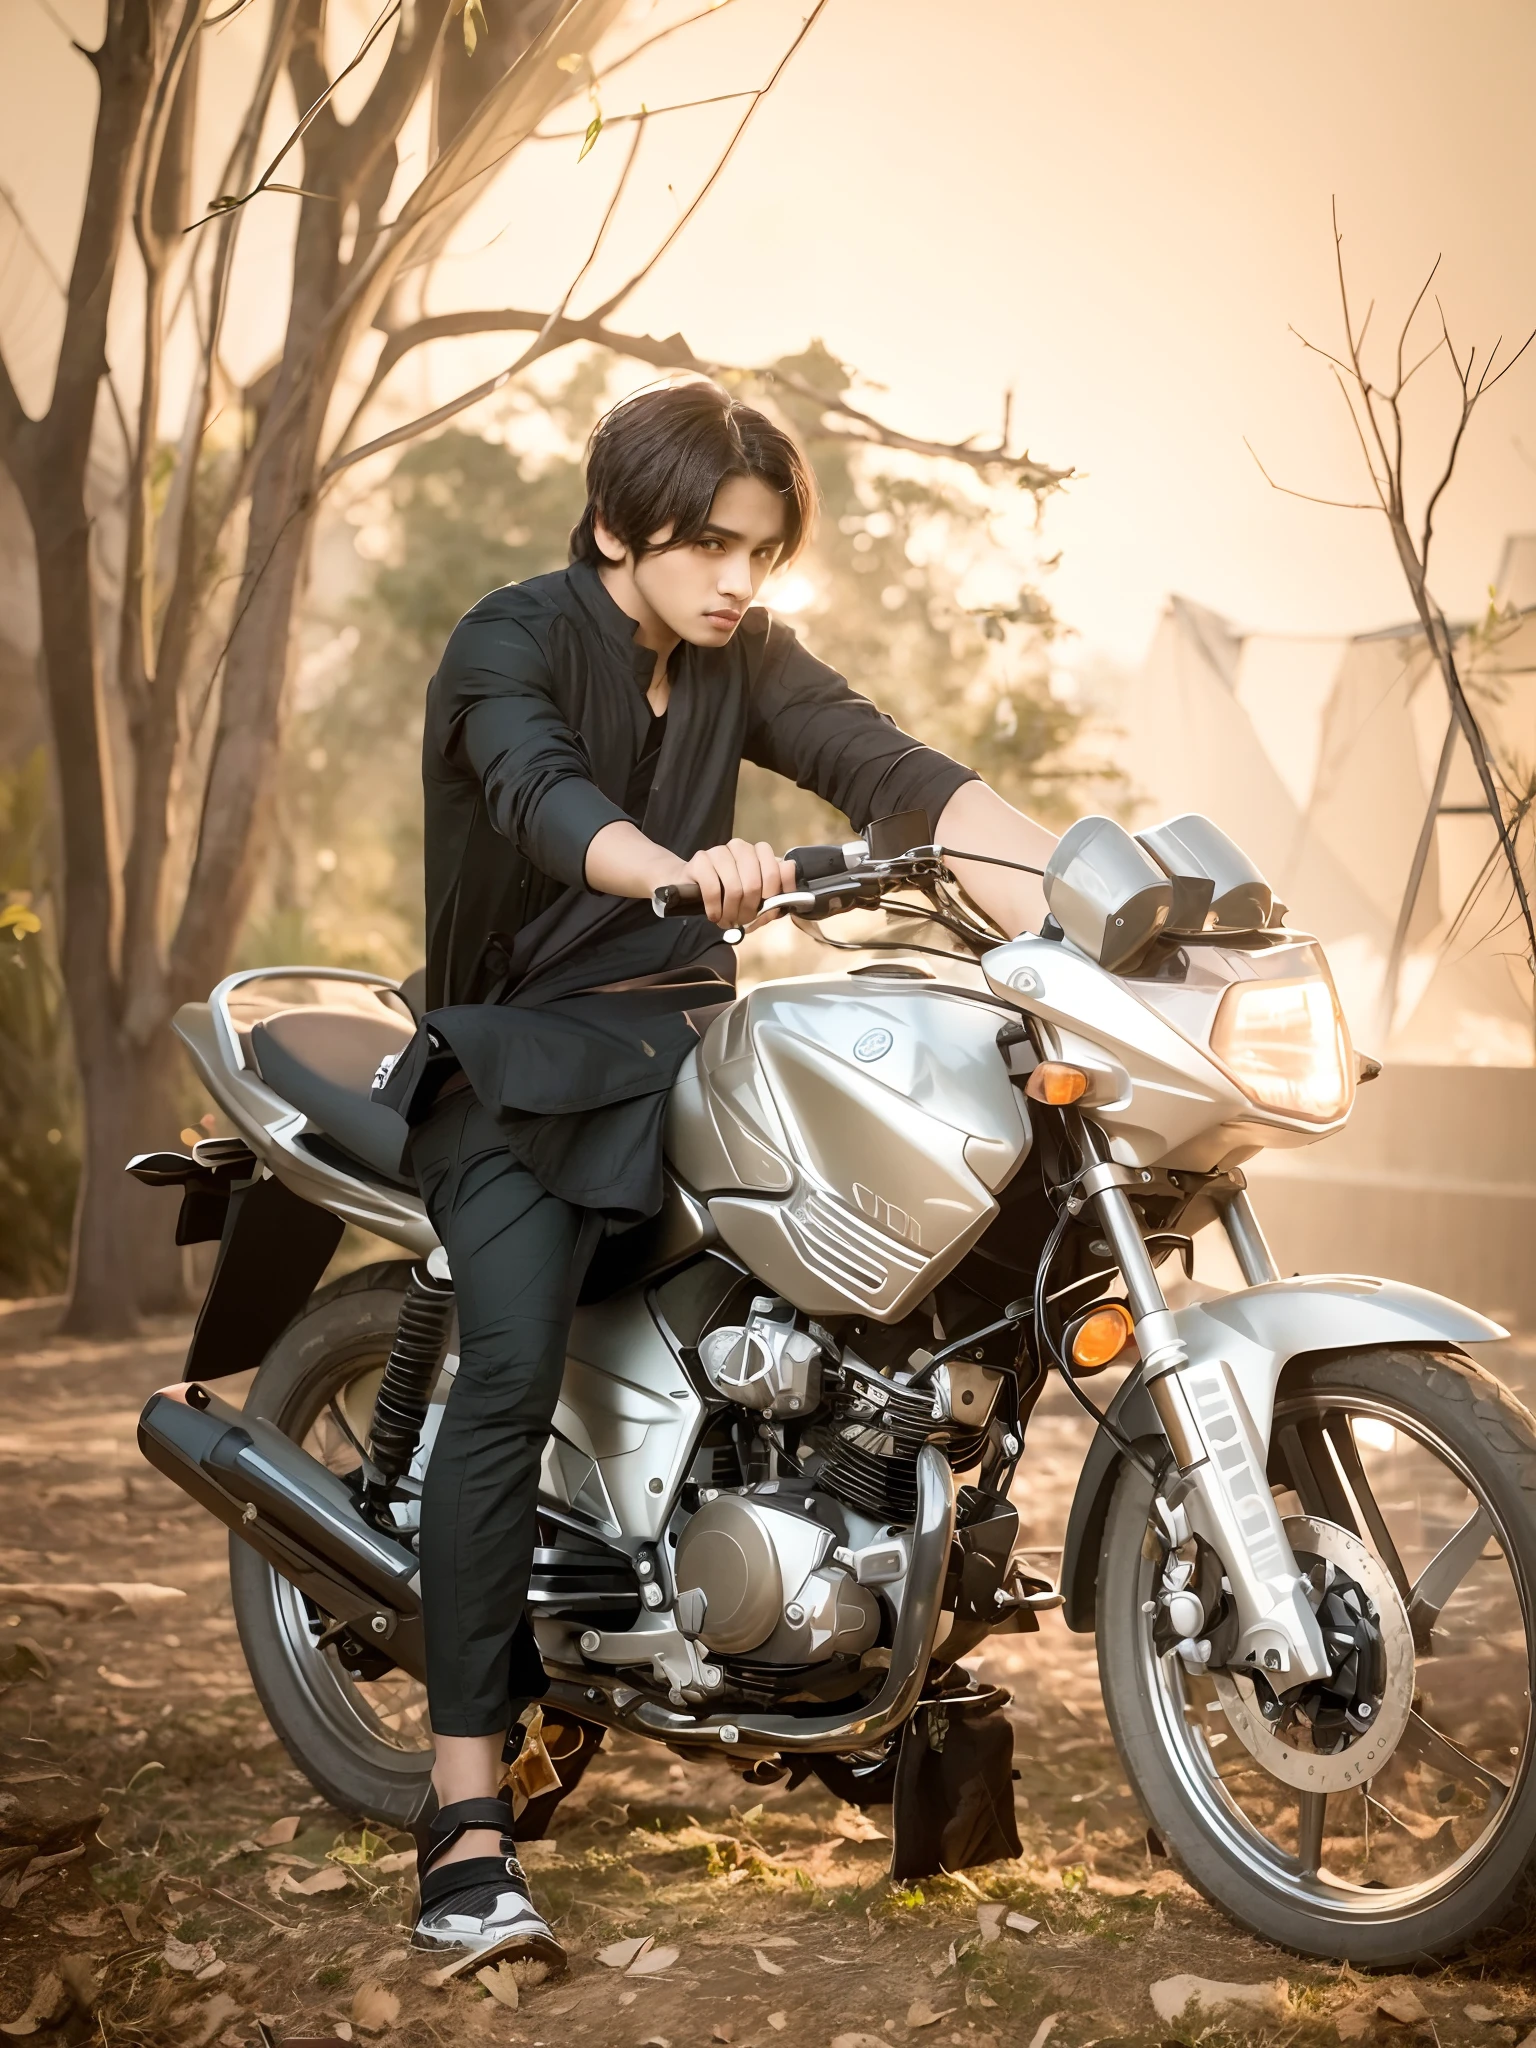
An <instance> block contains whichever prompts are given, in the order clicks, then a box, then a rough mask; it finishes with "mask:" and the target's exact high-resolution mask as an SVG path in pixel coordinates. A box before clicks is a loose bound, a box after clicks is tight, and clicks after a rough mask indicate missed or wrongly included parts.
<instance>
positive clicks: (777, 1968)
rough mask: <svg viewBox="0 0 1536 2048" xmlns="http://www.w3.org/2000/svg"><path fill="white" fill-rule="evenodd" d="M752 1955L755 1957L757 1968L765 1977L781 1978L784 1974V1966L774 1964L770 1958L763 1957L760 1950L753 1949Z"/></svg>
mask: <svg viewBox="0 0 1536 2048" xmlns="http://www.w3.org/2000/svg"><path fill="white" fill-rule="evenodd" d="M752 1953H753V1955H755V1956H756V1957H757V1967H758V1968H759V1969H760V1970H761V1971H762V1972H763V1974H764V1975H765V1976H767V1977H782V1976H783V1975H784V1974H785V1970H784V1965H783V1964H782V1963H776V1962H775V1961H774V1960H773V1958H772V1956H765V1955H764V1954H763V1952H762V1950H761V1949H760V1948H755V1949H753V1951H752Z"/></svg>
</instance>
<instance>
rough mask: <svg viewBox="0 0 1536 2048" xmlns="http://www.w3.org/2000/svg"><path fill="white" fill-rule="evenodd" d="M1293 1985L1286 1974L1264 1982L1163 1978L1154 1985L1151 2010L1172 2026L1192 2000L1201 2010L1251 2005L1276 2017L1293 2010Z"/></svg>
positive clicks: (1212, 2010) (1180, 1977) (1202, 1978)
mask: <svg viewBox="0 0 1536 2048" xmlns="http://www.w3.org/2000/svg"><path fill="white" fill-rule="evenodd" d="M1289 1990H1290V1987H1289V1986H1288V1985H1287V1983H1286V1981H1285V1979H1284V1978H1283V1977H1277V1978H1275V1979H1273V1981H1271V1982H1268V1983H1264V1984H1222V1983H1219V1982H1218V1981H1216V1980H1215V1979H1214V1978H1211V1977H1190V1976H1179V1977H1163V1978H1160V1979H1159V1980H1158V1982H1157V1983H1156V1984H1154V1985H1153V1986H1152V1987H1151V1999H1152V2009H1153V2011H1154V2012H1155V2013H1156V2014H1157V2016H1158V2018H1159V2019H1160V2020H1162V2021H1163V2023H1164V2025H1165V2026H1171V2025H1172V2023H1173V2022H1174V2021H1175V2020H1176V2019H1178V2018H1179V2016H1180V2014H1181V2013H1183V2011H1184V2010H1185V2008H1186V2007H1187V2006H1188V2005H1190V2004H1191V2003H1192V2004H1193V2005H1194V2006H1195V2008H1196V2010H1197V2011H1199V2012H1217V2011H1219V2010H1220V2008H1221V2007H1222V2006H1224V2005H1249V2006H1253V2007H1254V2008H1256V2009H1257V2010H1258V2011H1260V2012H1269V2013H1274V2014H1276V2015H1277V2016H1278V2015H1280V2014H1283V2013H1286V2012H1288V2011H1289V2010H1290V1997H1289Z"/></svg>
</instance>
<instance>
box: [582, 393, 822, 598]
mask: <svg viewBox="0 0 1536 2048" xmlns="http://www.w3.org/2000/svg"><path fill="white" fill-rule="evenodd" d="M733 476H750V477H756V478H757V479H758V481H759V482H760V483H764V484H766V485H767V486H768V488H769V490H771V491H777V493H778V494H779V496H780V498H782V500H783V501H784V552H783V555H782V556H781V557H780V560H781V561H784V562H787V561H790V560H792V559H793V558H794V556H795V555H797V554H798V553H799V552H800V550H801V548H802V547H804V545H805V543H806V542H807V541H808V540H809V539H810V534H811V522H812V520H813V518H814V516H815V510H816V486H815V483H814V481H813V480H812V477H811V472H810V468H809V466H808V465H807V463H806V459H805V457H804V456H803V455H802V454H801V452H800V450H799V448H798V447H797V446H796V445H795V443H794V441H793V440H792V439H791V438H790V436H789V435H788V434H787V433H786V432H785V431H784V429H783V428H782V427H778V426H775V425H774V423H773V421H772V420H771V419H769V418H768V417H767V415H766V414H765V413H760V412H758V411H757V410H756V409H755V408H754V407H752V406H750V405H742V404H741V403H740V402H739V401H738V400H737V399H734V398H732V397H731V396H730V394H729V392H725V391H722V390H721V389H720V387H719V385H718V384H709V383H706V382H705V381H704V380H703V379H702V378H700V379H698V380H696V381H694V382H692V383H688V384H668V385H665V386H663V387H662V388H661V389H660V390H656V391H642V392H639V393H637V395H636V396H635V397H633V398H626V399H624V400H623V401H622V402H621V403H620V404H618V405H616V406H614V407H613V409H612V411H610V412H606V413H604V415H603V417H602V418H601V419H600V420H599V421H598V423H597V426H596V427H595V428H594V430H593V433H592V439H591V441H590V442H589V443H588V445H587V508H586V510H585V511H584V512H583V513H582V515H581V518H580V519H579V520H578V521H577V523H576V525H575V526H574V527H573V528H572V530H571V560H572V561H573V562H585V563H587V564H588V565H589V566H590V567H591V568H594V569H600V568H601V567H602V566H603V563H604V561H605V560H606V557H605V556H604V554H603V552H602V550H601V548H599V546H598V544H597V535H596V533H595V532H594V530H593V528H594V525H595V522H596V521H597V520H598V519H601V520H602V522H603V524H604V526H606V527H607V529H608V531H609V532H610V533H611V534H612V535H613V536H614V537H615V539H617V540H621V541H622V542H623V543H624V545H625V547H627V548H628V549H629V551H630V554H631V555H632V556H633V557H634V559H635V560H636V561H637V562H638V561H639V560H640V558H641V556H642V555H645V554H649V553H652V552H659V551H660V550H653V549H652V546H651V538H650V537H651V535H652V534H653V533H660V532H661V531H663V529H664V528H666V527H670V528H671V529H672V531H671V535H670V538H669V539H668V540H667V541H666V542H665V543H664V544H663V545H664V546H665V547H669V548H674V547H686V546H687V544H688V543H689V542H690V541H695V540H697V539H698V538H699V536H700V534H701V533H702V532H703V531H704V528H705V527H706V526H707V525H708V524H709V508H710V506H711V505H712V504H713V503H714V499H715V493H716V491H718V490H719V488H720V486H721V485H722V484H723V483H724V482H726V480H727V479H728V478H730V477H733Z"/></svg>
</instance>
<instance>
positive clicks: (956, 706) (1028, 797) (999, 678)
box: [741, 342, 1081, 846]
mask: <svg viewBox="0 0 1536 2048" xmlns="http://www.w3.org/2000/svg"><path fill="white" fill-rule="evenodd" d="M775 368H776V370H777V371H778V372H779V373H781V374H782V375H783V376H786V377H793V378H795V379H796V380H797V381H798V382H799V383H801V384H804V385H808V386H810V387H811V388H812V389H814V390H817V391H824V392H826V393H828V394H829V395H840V394H841V393H842V392H843V391H844V390H845V389H846V387H847V384H848V373H847V371H846V370H845V369H844V368H843V366H842V365H841V364H840V363H838V362H837V361H836V359H835V358H834V357H833V356H832V355H831V354H830V353H829V352H828V351H827V350H826V348H824V347H823V346H822V344H821V343H819V342H817V343H815V344H813V345H812V347H811V348H810V349H808V350H807V351H806V352H805V353H804V354H803V355H799V356H792V357H787V358H785V359H784V360H783V361H781V362H780V363H779V364H777V365H776V366H775ZM744 395H747V396H751V395H752V394H751V393H746V394H744ZM766 395H767V396H768V397H769V398H770V399H771V400H772V402H774V403H775V404H776V405H777V406H778V407H779V409H780V410H781V411H782V412H784V413H785V414H786V416H787V417H788V418H789V420H790V422H791V424H792V425H793V426H794V428H795V430H796V432H797V433H798V435H799V436H800V439H801V441H802V443H803V445H804V446H805V448H806V450H807V452H808V453H809V455H810V457H811V461H812V463H813V465H814V467H815V471H816V480H817V484H818V487H819V490H820V496H821V513H820V519H819V522H818V526H817V532H816V537H815V539H814V541H813V542H812V545H811V547H810V548H809V549H808V551H807V552H806V554H805V556H804V557H803V558H802V560H801V562H800V564H799V565H798V568H799V571H800V573H801V575H802V576H803V578H804V582H805V583H806V584H808V585H809V586H810V591H811V595H810V598H809V602H808V603H807V604H806V605H805V607H804V609H803V610H802V611H797V612H796V613H795V614H793V615H792V616H791V621H790V622H791V623H792V624H794V625H795V626H796V628H797V630H798V631H799V632H800V633H801V635H802V637H803V638H804V639H805V640H806V642H807V643H808V644H809V646H810V647H811V648H812V649H813V651H814V652H815V653H816V654H817V655H819V656H820V657H821V659H822V660H823V661H826V662H829V663H830V664H831V665H832V666H833V667H834V668H836V669H838V670H839V671H840V672H841V673H842V674H843V675H845V676H847V677H848V678H849V680H850V681H851V682H852V683H853V685H854V687H855V688H856V689H860V690H863V691H864V692H865V693H866V694H867V695H869V696H871V697H873V698H874V700H875V702H876V703H877V704H879V706H880V707H881V709H882V710H883V711H887V712H889V713H890V715H891V716H892V717H893V718H894V719H896V721H897V722H898V724H900V725H902V726H904V727H905V728H906V729H907V730H908V731H909V732H911V733H912V734H913V736H914V737H915V738H918V739H921V740H924V741H926V742H927V743H928V744H930V745H932V746H936V747H940V748H942V749H943V750H944V752H946V753H948V754H952V755H953V756H954V757H955V759H957V760H960V761H964V762H966V763H967V764H968V765H969V766H971V767H973V768H975V769H976V770H977V771H978V773H979V774H981V775H982V776H983V777H985V779H986V780H987V781H988V782H989V783H991V785H992V786H993V788H994V789H996V790H998V791H999V792H1000V793H1001V794H1002V795H1004V796H1006V797H1007V798H1008V799H1009V801H1010V802H1012V803H1015V804H1017V805H1019V807H1020V808H1021V809H1024V810H1028V811H1030V812H1031V813H1032V814H1033V815H1035V816H1038V817H1042V818H1045V819H1047V820H1051V819H1064V818H1067V817H1071V816H1074V815H1075V814H1076V806H1075V804H1073V803H1072V801H1071V798H1072V794H1073V784H1074V782H1075V781H1077V780H1078V779H1079V778H1078V777H1077V776H1076V775H1075V774H1074V772H1073V770H1072V767H1071V765H1070V762H1069V761H1068V760H1067V758H1066V756H1067V750H1068V749H1069V748H1070V747H1071V744H1072V742H1073V740H1074V739H1075V738H1076V736H1077V733H1078V729H1079V726H1080V724H1081V720H1080V719H1079V717H1078V716H1077V714H1076V713H1075V712H1074V711H1072V710H1071V709H1070V708H1069V707H1068V706H1067V705H1065V704H1064V703H1062V702H1060V701H1059V700H1058V699H1057V698H1056V697H1055V696H1054V695H1053V694H1052V691H1051V684H1050V668H1051V650H1052V647H1053V644H1054V642H1055V641H1056V639H1057V638H1058V637H1059V632H1060V629H1059V626H1058V623H1057V621H1056V618H1055V616H1054V614H1053V612H1052V610H1051V606H1050V603H1049V600H1048V599H1047V597H1046V596H1045V595H1044V594H1043V592H1042V590H1041V588H1040V587H1039V579H1040V577H1041V576H1043V575H1044V574H1045V573H1048V571H1049V569H1050V568H1051V567H1052V566H1053V561H1051V560H1045V561H1041V560H1038V559H1035V558H1033V557H1031V558H1029V559H1026V560H1025V561H1024V562H1023V563H1021V562H1020V560H1019V550H1018V544H1017V542H1013V543H1012V544H1008V543H1005V542H1004V541H1002V540H1001V538H1000V535H999V532H998V527H999V515H1000V512H1001V511H1004V510H1007V509H1009V508H1008V507H1007V506H1006V504H1005V502H1004V501H1002V500H1000V499H999V497H998V494H997V493H996V492H995V491H993V490H990V489H988V488H985V487H978V486H977V485H976V483H975V481H974V480H973V479H972V478H971V477H970V475H969V474H968V473H967V472H960V471H958V470H956V471H955V472H954V473H953V474H944V473H942V472H941V471H940V470H939V469H938V468H937V467H936V465H934V464H933V463H931V462H928V461H926V460H922V459H919V458H910V459H906V458H902V457H899V456H894V457H893V456H891V455H889V454H887V453H885V452H884V451H882V450H878V449H877V450H869V449H866V448H864V447H862V446H861V445H860V444H859V443H857V442H853V441H849V440H846V439H842V438H839V437H834V436H832V435H829V434H827V433H826V432H824V431H823V430H822V428H821V424H820V409H819V408H818V407H816V406H815V405H813V404H811V403H810V402H808V401H807V400H805V399H802V398H800V397H799V396H798V395H796V394H795V393H794V392H792V391H788V390H786V389H785V387H784V386H783V385H782V384H774V385H772V386H770V388H769V391H768V392H767V394H766ZM1026 571H1028V572H1030V573H1029V574H1026V573H1025V572H1026ZM1002 576H1006V577H1007V578H1008V581H1007V582H1006V583H1000V582H999V580H998V579H999V578H1000V577H1002ZM1031 579H1033V580H1031ZM742 798H743V801H742V806H741V811H742V822H743V824H744V825H746V826H749V827H750V831H751V836H752V837H753V838H759V837H761V838H766V839H770V840H773V841H775V842H776V843H777V844H779V845H781V846H782V845H786V844H788V843H790V841H791V840H794V839H801V838H804V837H807V836H813V837H815V838H821V837H823V836H824V834H825V831H826V830H827V828H828V827H831V828H832V829H833V831H834V834H835V833H836V832H838V831H840V830H841V829H842V826H841V821H838V820H834V819H833V817H832V814H831V813H830V812H829V811H827V810H826V808H825V806H823V805H820V804H816V803H815V802H814V800H813V799H810V798H807V797H806V796H804V795H803V794H801V793H800V792H797V791H794V790H790V789H787V788H785V787H784V785H783V784H781V783H778V782H777V781H776V779H775V778H773V777H771V776H768V775H766V774H764V773H763V772H762V771H761V770H757V769H752V768H748V769H747V770H746V771H745V772H744V774H743V779H742Z"/></svg>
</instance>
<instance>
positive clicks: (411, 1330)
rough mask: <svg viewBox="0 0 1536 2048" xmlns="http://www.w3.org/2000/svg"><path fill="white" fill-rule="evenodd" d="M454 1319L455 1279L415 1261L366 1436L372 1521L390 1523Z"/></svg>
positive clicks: (366, 1494) (368, 1504) (367, 1489)
mask: <svg viewBox="0 0 1536 2048" xmlns="http://www.w3.org/2000/svg"><path fill="white" fill-rule="evenodd" d="M436 1256H437V1255H436V1254H434V1258H435V1257H436ZM452 1319H453V1281H452V1280H451V1279H450V1278H448V1277H447V1276H446V1275H445V1276H443V1277H441V1278H440V1277H439V1276H438V1275H437V1274H436V1273H434V1272H433V1271H432V1261H423V1262H422V1263H420V1264H418V1265H415V1266H413V1267H412V1268H411V1277H410V1279H409V1280H408V1281H407V1283H406V1289H405V1299H404V1300H403V1301H402V1302H401V1304H400V1321H399V1323H398V1324H397V1325H396V1328H395V1342H394V1347H393V1349H392V1350H391V1351H390V1354H389V1363H388V1364H387V1365H386V1366H385V1368H384V1377H383V1379H382V1380H381V1381H380V1383H379V1391H378V1397H377V1399H376V1400H375V1401H374V1404H373V1427H372V1430H371V1431H370V1433H369V1439H368V1456H369V1461H370V1463H371V1464H372V1466H373V1470H372V1472H371V1473H370V1475H369V1478H368V1482H367V1485H366V1487H365V1489H364V1502H365V1505H366V1507H367V1509H368V1510H369V1512H370V1514H371V1516H372V1518H373V1519H374V1520H375V1521H381V1522H383V1523H387V1524H389V1525H390V1526H393V1522H392V1518H391V1516H390V1514H389V1496H390V1493H391V1491H392V1489H393V1488H394V1485H395V1482H396V1481H397V1480H398V1479H399V1477H400V1475H401V1474H402V1473H403V1472H404V1471H406V1470H407V1468H408V1467H409V1465H410V1462H411V1459H412V1457H413V1456H414V1454H415V1450H416V1445H417V1443H418V1441H419V1440H420V1437H421V1425H422V1424H423V1422H425V1421H426V1419H427V1407H428V1404H429V1403H430V1401H431V1399H432V1388H433V1386H434V1385H435V1383H436V1380H437V1375H438V1372H439V1370H440V1368H441V1366H442V1363H443V1354H444V1352H445V1351H446V1350H447V1347H448V1325H449V1323H450V1322H451V1321H452Z"/></svg>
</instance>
